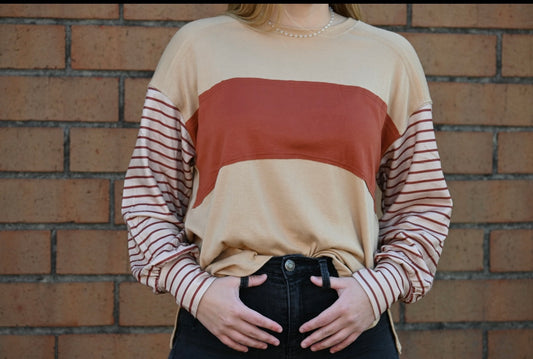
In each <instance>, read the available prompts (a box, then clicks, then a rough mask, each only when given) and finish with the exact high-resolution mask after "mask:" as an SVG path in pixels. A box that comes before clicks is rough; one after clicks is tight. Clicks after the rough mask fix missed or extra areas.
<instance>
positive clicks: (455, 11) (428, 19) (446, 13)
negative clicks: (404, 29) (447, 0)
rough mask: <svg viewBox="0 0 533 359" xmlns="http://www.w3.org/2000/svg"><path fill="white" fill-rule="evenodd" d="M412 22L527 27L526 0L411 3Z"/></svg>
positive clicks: (531, 13)
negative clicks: (513, 0)
mask: <svg viewBox="0 0 533 359" xmlns="http://www.w3.org/2000/svg"><path fill="white" fill-rule="evenodd" d="M413 26H427V27H477V28H508V29H530V28H531V27H533V6H531V5H526V4H413Z"/></svg>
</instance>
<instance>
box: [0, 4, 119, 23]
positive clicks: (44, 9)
mask: <svg viewBox="0 0 533 359" xmlns="http://www.w3.org/2000/svg"><path fill="white" fill-rule="evenodd" d="M0 17H51V18H63V19H117V18H118V4H2V6H1V7H0Z"/></svg>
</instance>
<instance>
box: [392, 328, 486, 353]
mask: <svg viewBox="0 0 533 359" xmlns="http://www.w3.org/2000/svg"><path fill="white" fill-rule="evenodd" d="M398 336H399V338H400V342H401V344H402V355H401V356H400V357H401V358H402V359H427V358H431V359H450V358H464V359H466V358H468V359H473V358H482V354H483V349H482V348H483V344H482V343H483V339H482V333H481V331H480V330H474V329H463V330H459V329H458V330H410V331H407V330H403V331H399V332H398Z"/></svg>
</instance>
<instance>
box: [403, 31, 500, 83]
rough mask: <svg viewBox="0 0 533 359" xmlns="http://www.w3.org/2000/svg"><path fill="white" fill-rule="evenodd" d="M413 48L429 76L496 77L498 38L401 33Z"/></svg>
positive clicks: (490, 36)
mask: <svg viewBox="0 0 533 359" xmlns="http://www.w3.org/2000/svg"><path fill="white" fill-rule="evenodd" d="M402 35H404V36H405V37H406V38H407V39H408V40H409V42H411V44H412V45H413V47H414V48H415V50H416V52H417V53H418V56H419V58H420V61H421V62H422V66H423V67H424V71H425V73H426V75H440V76H493V75H495V74H496V36H492V35H471V34H440V33H438V34H435V33H432V34H427V33H402Z"/></svg>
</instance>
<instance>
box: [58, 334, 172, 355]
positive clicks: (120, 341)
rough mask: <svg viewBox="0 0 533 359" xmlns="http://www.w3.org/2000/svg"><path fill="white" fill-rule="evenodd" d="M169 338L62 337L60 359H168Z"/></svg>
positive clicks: (154, 335)
mask: <svg viewBox="0 0 533 359" xmlns="http://www.w3.org/2000/svg"><path fill="white" fill-rule="evenodd" d="M169 343H170V333H168V334H86V335H60V336H59V341H58V358H59V359H94V358H95V353H98V358H102V359H130V358H166V357H168V354H169V352H170V349H169V345H170V344H169Z"/></svg>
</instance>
